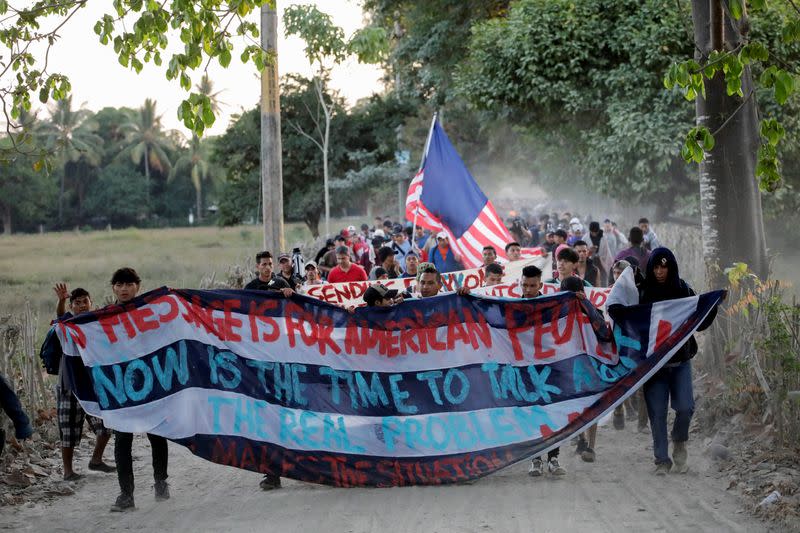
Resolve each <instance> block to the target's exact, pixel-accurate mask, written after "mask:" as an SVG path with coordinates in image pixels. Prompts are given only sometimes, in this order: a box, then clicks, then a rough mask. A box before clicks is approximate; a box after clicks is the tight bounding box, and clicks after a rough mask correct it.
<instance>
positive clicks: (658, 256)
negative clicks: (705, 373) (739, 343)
mask: <svg viewBox="0 0 800 533" xmlns="http://www.w3.org/2000/svg"><path fill="white" fill-rule="evenodd" d="M657 264H664V265H666V267H667V269H668V274H667V280H666V282H664V283H658V282H657V281H656V277H655V274H654V273H653V271H654V269H655V266H656V265H657ZM694 295H695V292H694V291H693V290H692V288H691V287H689V285H688V284H687V283H686V282H685V281H683V280H682V279H681V278H680V274H679V272H678V261H676V260H675V256H674V255H673V253H672V252H671V251H670V250H669V249H668V248H663V247H662V248H656V249H655V250H653V252H652V253H651V254H650V259H649V260H648V261H647V270H645V275H644V282H643V283H642V285H641V287H640V288H639V303H640V304H648V303H654V302H663V301H664V300H676V299H678V298H687V297H689V296H694ZM716 316H717V308H716V307H714V310H713V311H711V312H710V313H709V314H708V316H707V317H706V319H705V320H704V321H703V323H702V324H700V327H698V328H697V331H703V330H704V329H707V328H708V327H709V326H711V324H712V322H714V318H716ZM695 355H697V341H696V340H695V338H694V335H692V336H691V337H689V340H688V341H687V342H686V343H685V344H684V345H683V346H681V347H680V349H679V350H678V351H677V352H676V353H675V355H674V356H672V359H670V361H669V363H670V364H672V363H683V362H684V361H688V360H689V359H691V358H692V357H694V356H695Z"/></svg>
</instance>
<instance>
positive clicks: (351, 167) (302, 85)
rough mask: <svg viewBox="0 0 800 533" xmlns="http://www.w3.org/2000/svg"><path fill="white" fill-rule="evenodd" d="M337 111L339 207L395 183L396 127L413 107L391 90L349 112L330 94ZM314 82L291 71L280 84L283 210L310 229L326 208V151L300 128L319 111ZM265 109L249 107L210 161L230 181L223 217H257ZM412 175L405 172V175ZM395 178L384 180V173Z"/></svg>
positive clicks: (309, 125)
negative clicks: (324, 168)
mask: <svg viewBox="0 0 800 533" xmlns="http://www.w3.org/2000/svg"><path fill="white" fill-rule="evenodd" d="M326 101H327V103H328V105H329V106H330V107H331V109H332V110H333V114H332V120H331V136H332V137H333V138H335V139H337V142H336V143H335V144H332V146H331V151H330V154H329V164H330V169H331V170H330V172H331V176H332V178H333V179H332V180H331V181H332V187H335V194H334V195H333V202H332V203H333V205H334V206H337V205H338V206H342V207H347V206H352V205H358V204H359V203H361V202H367V201H369V198H370V197H371V196H372V194H373V193H374V192H375V191H377V190H382V189H383V188H385V187H386V186H387V185H388V186H396V179H397V177H398V176H399V174H398V169H397V167H396V165H394V163H393V162H394V153H395V151H396V150H397V132H396V128H397V126H399V125H400V124H402V122H403V120H404V119H405V117H406V116H407V115H408V114H409V113H410V112H411V110H412V108H411V107H410V106H409V104H408V103H407V102H405V101H402V100H399V99H398V98H396V97H395V96H394V95H392V94H389V95H386V96H373V97H371V98H369V99H367V100H365V101H362V102H360V103H359V105H357V106H356V107H355V108H353V109H351V110H350V111H349V112H347V111H346V110H345V109H344V103H343V101H342V100H341V98H339V97H337V96H335V95H326ZM317 106H318V97H317V92H316V88H315V86H314V81H313V80H309V79H306V78H301V77H298V76H289V77H287V78H286V79H284V80H283V82H282V87H281V129H282V131H281V137H282V147H283V196H284V212H285V214H286V217H287V218H288V219H289V220H302V221H303V222H305V223H306V225H307V226H308V227H309V229H310V230H311V232H312V234H313V235H315V236H316V235H318V231H319V230H318V224H319V220H320V217H321V214H322V212H323V209H324V201H323V190H322V181H323V179H322V153H321V152H320V150H319V147H318V146H316V144H315V143H314V141H312V140H311V139H309V138H308V137H307V136H306V135H303V134H301V133H300V132H299V131H298V128H299V129H300V130H303V131H313V130H314V128H315V122H314V121H315V120H317V119H318V117H315V116H312V115H310V114H309V109H310V110H316V109H317ZM259 128H260V116H259V113H258V110H257V109H254V110H250V111H247V112H245V113H244V114H242V115H241V117H239V118H238V119H237V120H236V122H235V123H234V124H232V125H231V126H230V127H229V128H228V130H227V131H226V132H225V134H224V135H222V136H220V137H219V138H218V139H217V140H216V143H215V146H214V152H213V154H212V158H211V159H212V162H214V163H216V164H218V165H219V166H220V167H222V168H224V170H225V174H226V183H225V185H224V187H223V190H222V193H221V198H220V212H219V218H218V222H219V223H220V224H222V225H232V224H237V223H240V222H243V221H246V220H256V219H258V218H260V212H259V207H260V202H259V193H260V190H261V179H260V159H259V156H260V151H259V147H260V138H259V131H260V129H259ZM403 176H404V177H407V176H408V172H405V173H404V174H403ZM387 179H388V180H390V181H386V180H387Z"/></svg>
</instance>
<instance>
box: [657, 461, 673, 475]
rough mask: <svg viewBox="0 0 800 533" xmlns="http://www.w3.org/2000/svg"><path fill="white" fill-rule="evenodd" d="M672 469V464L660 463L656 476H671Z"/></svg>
mask: <svg viewBox="0 0 800 533" xmlns="http://www.w3.org/2000/svg"><path fill="white" fill-rule="evenodd" d="M671 469H672V465H671V464H670V463H659V464H657V465H656V475H657V476H666V475H667V474H669V471H670V470H671Z"/></svg>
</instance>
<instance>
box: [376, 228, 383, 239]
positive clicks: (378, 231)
mask: <svg viewBox="0 0 800 533" xmlns="http://www.w3.org/2000/svg"><path fill="white" fill-rule="evenodd" d="M374 236H375V237H380V238H381V239H385V238H386V233H384V231H383V230H382V229H376V230H375V233H374Z"/></svg>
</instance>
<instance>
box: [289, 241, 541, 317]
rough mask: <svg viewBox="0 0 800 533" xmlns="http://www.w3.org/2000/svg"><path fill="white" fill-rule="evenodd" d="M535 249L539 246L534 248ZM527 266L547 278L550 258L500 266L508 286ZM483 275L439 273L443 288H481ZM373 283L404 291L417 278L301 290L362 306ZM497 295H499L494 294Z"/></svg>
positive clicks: (474, 271)
mask: <svg viewBox="0 0 800 533" xmlns="http://www.w3.org/2000/svg"><path fill="white" fill-rule="evenodd" d="M536 250H537V251H538V250H540V249H538V248H537V249H536ZM528 265H535V266H537V267H539V268H540V269H541V270H542V271H543V272H544V278H545V279H547V278H549V277H550V274H551V272H552V267H551V265H550V259H549V256H547V255H537V256H533V257H530V258H527V259H522V260H520V261H513V262H511V263H506V264H505V265H503V282H504V283H506V284H508V285H514V286H516V283H517V282H518V281H519V277H520V275H521V274H522V269H523V268H524V267H526V266H528ZM485 278H486V273H485V272H484V270H483V268H470V269H467V270H458V271H456V272H445V273H443V274H442V290H443V291H455V290H456V289H458V288H460V287H468V288H469V289H471V290H472V289H478V288H480V287H483V284H484V281H485ZM375 283H382V284H383V285H386V286H387V287H389V288H390V289H396V290H398V291H400V292H403V291H404V290H406V289H407V288H408V287H410V286H412V285H414V284H415V283H416V280H415V279H414V278H399V279H388V280H370V281H346V282H342V283H323V284H321V285H312V286H310V287H305V288H303V289H302V292H303V294H305V295H306V296H311V297H312V298H317V299H319V300H322V301H324V302H328V303H330V304H336V305H341V306H343V307H350V306H356V307H358V306H362V305H364V298H363V296H364V292H366V290H367V288H368V287H369V286H370V285H373V284H375ZM497 296H500V294H497Z"/></svg>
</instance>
